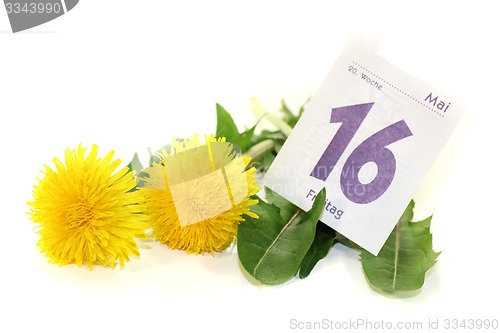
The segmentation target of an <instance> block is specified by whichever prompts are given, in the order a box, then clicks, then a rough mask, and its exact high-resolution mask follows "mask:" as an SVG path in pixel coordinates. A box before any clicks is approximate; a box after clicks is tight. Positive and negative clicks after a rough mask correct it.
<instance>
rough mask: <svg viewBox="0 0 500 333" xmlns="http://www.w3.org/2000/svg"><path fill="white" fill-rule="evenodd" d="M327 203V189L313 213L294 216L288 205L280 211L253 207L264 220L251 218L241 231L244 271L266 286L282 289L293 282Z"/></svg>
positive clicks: (299, 212) (269, 205)
mask: <svg viewBox="0 0 500 333" xmlns="http://www.w3.org/2000/svg"><path fill="white" fill-rule="evenodd" d="M274 199H275V200H276V198H274ZM324 201H325V190H324V189H323V190H322V191H320V193H318V196H317V197H316V199H315V201H314V203H313V206H312V208H311V210H309V211H308V212H304V211H302V210H300V209H297V210H296V211H295V212H294V213H293V215H292V216H290V211H289V209H288V205H285V207H283V208H280V207H279V206H277V205H275V204H272V203H266V202H264V201H262V200H260V201H259V204H257V205H256V206H253V207H252V211H253V212H255V213H256V214H257V215H259V216H260V218H259V219H254V218H252V217H247V218H246V220H245V222H243V223H241V224H240V226H239V228H238V238H237V239H238V256H239V259H240V262H241V264H242V266H243V268H244V269H245V270H246V271H247V272H248V273H249V274H250V275H252V276H253V277H254V278H255V279H256V280H258V281H260V282H261V283H263V284H269V285H278V284H282V283H285V282H286V281H288V280H290V279H291V278H293V277H294V276H295V275H296V274H297V272H298V270H299V268H300V265H301V263H302V261H303V260H304V256H305V255H306V253H307V251H308V250H309V248H310V247H311V244H312V242H313V240H314V235H315V232H316V224H317V222H318V218H319V216H320V214H321V212H322V211H323V209H324ZM281 203H283V202H281ZM281 203H278V204H281ZM283 216H287V217H288V218H287V219H283Z"/></svg>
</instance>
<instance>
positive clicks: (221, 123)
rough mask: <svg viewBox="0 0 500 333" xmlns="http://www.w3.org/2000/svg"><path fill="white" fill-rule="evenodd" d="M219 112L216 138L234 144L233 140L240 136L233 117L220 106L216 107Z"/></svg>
mask: <svg viewBox="0 0 500 333" xmlns="http://www.w3.org/2000/svg"><path fill="white" fill-rule="evenodd" d="M215 107H216V110H217V129H216V131H215V136H216V137H218V138H220V137H225V138H226V139H227V141H230V142H233V140H234V139H235V138H236V137H238V136H239V135H240V132H238V127H236V124H235V123H234V120H233V117H231V115H230V114H229V112H227V111H226V109H224V108H223V107H222V105H220V104H216V105H215Z"/></svg>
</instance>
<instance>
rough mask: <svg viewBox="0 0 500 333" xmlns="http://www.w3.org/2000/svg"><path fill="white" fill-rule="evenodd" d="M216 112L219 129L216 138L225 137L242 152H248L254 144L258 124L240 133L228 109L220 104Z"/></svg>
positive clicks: (217, 105)
mask: <svg viewBox="0 0 500 333" xmlns="http://www.w3.org/2000/svg"><path fill="white" fill-rule="evenodd" d="M216 111H217V128H216V131H215V136H216V137H218V138H220V137H225V138H226V140H227V141H229V142H231V143H232V144H234V145H236V146H237V147H239V148H240V150H241V152H245V151H247V150H248V149H249V148H250V147H251V146H252V145H253V144H254V143H253V141H252V139H253V137H254V132H255V128H256V127H257V124H255V125H254V126H253V127H251V128H249V129H247V130H245V131H243V132H241V133H240V132H239V131H238V127H237V126H236V124H235V123H234V120H233V117H232V116H231V114H230V113H229V112H228V111H227V110H226V109H224V108H223V107H222V106H221V105H220V104H216Z"/></svg>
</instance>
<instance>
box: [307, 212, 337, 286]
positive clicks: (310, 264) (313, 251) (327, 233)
mask: <svg viewBox="0 0 500 333" xmlns="http://www.w3.org/2000/svg"><path fill="white" fill-rule="evenodd" d="M335 236H336V234H335V231H334V230H333V229H332V228H330V227H329V226H327V225H326V224H324V223H323V222H318V224H317V225H316V235H315V236H314V241H313V243H312V245H311V247H310V248H309V250H308V251H307V253H306V255H305V257H304V260H302V264H301V265H300V272H299V277H300V278H301V279H304V278H306V277H308V276H309V274H310V273H311V271H312V270H313V269H314V267H315V266H316V264H317V263H318V261H320V260H321V259H323V258H324V257H326V255H327V254H328V252H329V251H330V249H331V248H332V246H333V244H334V243H335Z"/></svg>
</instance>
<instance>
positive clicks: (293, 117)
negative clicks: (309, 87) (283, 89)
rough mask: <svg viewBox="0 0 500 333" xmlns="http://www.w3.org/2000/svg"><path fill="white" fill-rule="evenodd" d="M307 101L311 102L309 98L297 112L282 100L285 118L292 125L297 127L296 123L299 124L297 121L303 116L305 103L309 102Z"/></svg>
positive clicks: (282, 110)
mask: <svg viewBox="0 0 500 333" xmlns="http://www.w3.org/2000/svg"><path fill="white" fill-rule="evenodd" d="M307 102H309V100H307V101H306V103H304V105H302V106H301V107H300V109H299V112H298V113H297V114H295V113H293V112H292V111H291V110H290V108H289V107H288V105H287V104H286V103H285V101H284V100H281V109H280V111H281V112H282V113H283V120H284V121H285V122H286V123H287V124H288V125H290V126H291V127H295V125H297V122H298V121H299V118H300V116H302V113H303V112H304V109H305V104H307Z"/></svg>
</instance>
